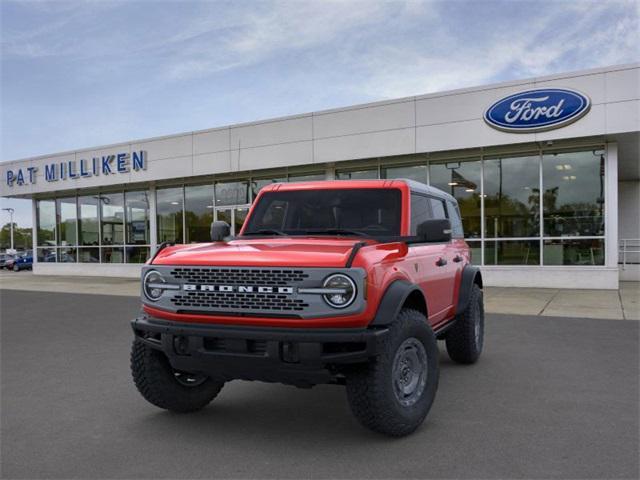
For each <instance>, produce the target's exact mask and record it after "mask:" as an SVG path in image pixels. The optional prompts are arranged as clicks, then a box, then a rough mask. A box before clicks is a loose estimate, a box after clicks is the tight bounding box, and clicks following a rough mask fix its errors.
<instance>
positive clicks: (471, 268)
mask: <svg viewBox="0 0 640 480" xmlns="http://www.w3.org/2000/svg"><path fill="white" fill-rule="evenodd" d="M475 283H477V284H478V285H479V286H480V288H482V274H481V273H480V268H478V267H476V266H475V265H465V267H464V269H463V270H462V277H461V278H460V293H459V294H458V305H457V306H456V315H459V314H461V313H462V312H464V311H465V310H466V309H467V305H469V296H470V295H471V288H472V287H473V285H474V284H475Z"/></svg>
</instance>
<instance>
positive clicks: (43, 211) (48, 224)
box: [37, 200, 56, 246]
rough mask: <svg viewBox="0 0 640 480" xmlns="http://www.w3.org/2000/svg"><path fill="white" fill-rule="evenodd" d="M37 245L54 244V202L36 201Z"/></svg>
mask: <svg viewBox="0 0 640 480" xmlns="http://www.w3.org/2000/svg"><path fill="white" fill-rule="evenodd" d="M37 222H38V226H37V234H38V242H37V243H38V245H50V246H51V245H55V244H56V202H54V201H53V200H38V204H37Z"/></svg>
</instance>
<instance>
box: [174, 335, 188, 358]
mask: <svg viewBox="0 0 640 480" xmlns="http://www.w3.org/2000/svg"><path fill="white" fill-rule="evenodd" d="M173 348H174V349H175V351H176V353H177V354H178V355H188V354H189V338H188V337H182V336H180V337H174V338H173Z"/></svg>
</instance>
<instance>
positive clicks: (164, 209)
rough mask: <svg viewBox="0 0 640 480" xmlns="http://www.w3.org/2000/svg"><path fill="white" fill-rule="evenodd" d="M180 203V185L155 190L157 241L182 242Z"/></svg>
mask: <svg viewBox="0 0 640 480" xmlns="http://www.w3.org/2000/svg"><path fill="white" fill-rule="evenodd" d="M182 203H183V202H182V187H174V188H160V189H158V190H156V209H157V212H158V219H157V221H158V243H162V242H175V243H183V241H182Z"/></svg>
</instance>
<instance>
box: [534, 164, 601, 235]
mask: <svg viewBox="0 0 640 480" xmlns="http://www.w3.org/2000/svg"><path fill="white" fill-rule="evenodd" d="M604 163H605V161H604V154H601V151H600V152H599V151H595V152H593V151H586V152H570V153H546V154H544V155H543V158H542V175H543V176H542V181H543V189H544V193H543V199H542V203H543V208H544V212H543V215H544V235H545V236H547V237H564V236H599V235H604Z"/></svg>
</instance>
